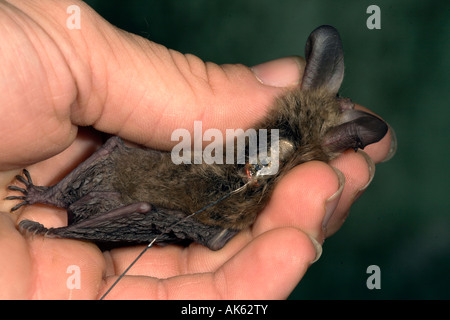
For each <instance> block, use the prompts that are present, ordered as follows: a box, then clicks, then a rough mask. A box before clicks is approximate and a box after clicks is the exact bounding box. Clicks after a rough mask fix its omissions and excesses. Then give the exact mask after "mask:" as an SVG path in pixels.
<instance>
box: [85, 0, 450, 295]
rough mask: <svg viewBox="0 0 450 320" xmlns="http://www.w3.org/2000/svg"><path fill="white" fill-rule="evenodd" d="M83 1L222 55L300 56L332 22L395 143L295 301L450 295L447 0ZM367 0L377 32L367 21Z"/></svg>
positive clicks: (360, 90)
mask: <svg viewBox="0 0 450 320" xmlns="http://www.w3.org/2000/svg"><path fill="white" fill-rule="evenodd" d="M86 2H87V3H88V4H90V5H91V6H92V7H93V8H94V9H96V10H97V11H98V12H99V13H100V14H101V15H102V16H103V17H105V18H106V19H107V20H108V21H110V22H111V23H112V24H114V25H116V26H118V27H120V28H123V29H125V30H127V31H130V32H133V33H136V34H139V35H141V36H144V37H146V38H148V39H150V40H152V41H155V42H158V43H161V44H163V45H165V46H167V47H170V48H172V49H175V50H178V51H181V52H183V53H193V54H195V55H197V56H199V57H200V58H202V59H203V60H208V61H213V62H216V63H219V64H222V63H243V64H246V65H249V66H251V65H256V64H258V63H261V62H264V61H267V60H271V59H275V58H279V57H283V56H287V55H293V54H295V55H303V48H304V43H305V40H306V38H307V36H308V35H309V33H310V32H311V31H312V30H313V29H314V28H316V27H317V26H319V25H322V24H330V25H333V26H335V27H336V28H337V29H338V30H339V32H340V33H341V37H342V39H343V44H344V53H345V63H346V75H345V79H344V83H343V86H342V87H341V95H343V96H350V97H351V98H352V99H353V100H354V101H356V102H358V103H360V104H363V105H365V106H366V107H368V108H370V109H372V110H373V111H375V112H376V113H378V114H380V115H381V116H382V117H383V118H384V119H386V120H387V121H388V122H389V123H390V124H391V125H392V126H393V127H394V128H395V131H396V134H397V138H398V151H397V154H396V156H395V157H394V158H393V159H392V160H391V161H389V162H387V163H383V164H380V165H378V166H377V173H376V177H375V179H374V181H373V182H372V184H371V186H370V187H369V188H368V190H367V191H366V193H365V194H364V196H363V197H361V198H360V199H359V200H358V201H357V203H356V204H355V205H354V206H353V207H352V210H351V214H350V217H349V218H348V219H347V222H346V223H345V224H344V226H343V227H342V229H341V230H340V231H339V232H338V233H337V234H336V235H334V236H332V237H330V238H329V239H327V241H326V243H325V244H324V253H323V255H322V257H321V258H320V260H319V261H318V262H317V263H315V264H314V265H313V266H312V267H311V268H310V269H309V271H308V272H307V274H306V276H305V277H304V278H303V280H302V281H301V282H300V284H299V285H298V286H297V288H296V289H295V291H294V292H293V293H292V294H291V296H290V299H316V298H318V299H421V298H424V299H432V298H434V299H436V298H437V299H449V298H450V280H449V278H450V257H449V254H450V217H449V200H448V199H449V191H450V188H449V177H450V174H449V165H448V162H449V152H448V147H449V145H450V144H449V140H450V139H449V134H448V129H449V118H450V117H449V115H450V113H449V109H450V108H449V107H450V106H449V101H450V99H449V92H450V90H449V83H450V81H449V71H450V68H449V67H450V48H449V47H450V45H449V43H450V42H449V36H450V1H406V0H400V1H376V0H375V1H323V0H322V1H298V0H297V1H295V0H285V1H262V0H227V1H211V0H191V1H168V0H142V1H137V0H135V1H118V0H117V1H111V0H108V1H106V0H103V1H102V0H97V1H95V0H90V1H86ZM371 4H375V5H378V6H379V7H380V9H381V30H369V29H368V28H367V27H366V20H367V18H368V17H369V14H367V13H366V9H367V7H368V6H369V5H371ZM282 245H283V244H282V243H280V246H282ZM369 265H378V266H379V267H380V269H381V289H380V290H369V289H368V288H367V286H366V280H367V277H368V276H369V275H368V274H367V273H366V269H367V267H368V266H369Z"/></svg>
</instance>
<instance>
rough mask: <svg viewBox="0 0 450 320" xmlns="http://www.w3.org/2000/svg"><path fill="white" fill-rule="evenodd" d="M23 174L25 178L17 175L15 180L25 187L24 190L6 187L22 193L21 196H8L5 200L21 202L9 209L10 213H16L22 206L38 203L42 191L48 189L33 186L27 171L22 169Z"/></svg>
mask: <svg viewBox="0 0 450 320" xmlns="http://www.w3.org/2000/svg"><path fill="white" fill-rule="evenodd" d="M23 174H24V176H25V177H23V176H19V175H17V176H16V180H17V181H19V182H20V183H21V184H23V185H24V186H25V187H24V188H21V187H18V186H8V190H11V191H18V192H21V193H22V195H19V196H8V197H6V198H5V200H22V202H20V203H18V204H16V205H15V206H14V207H12V208H11V212H14V211H16V210H17V209H19V208H20V207H22V206H25V205H29V204H33V203H38V202H40V201H39V200H38V199H40V195H41V194H42V192H43V191H45V190H47V189H48V188H47V187H41V186H35V185H34V184H33V180H31V176H30V173H29V172H28V170H27V169H23Z"/></svg>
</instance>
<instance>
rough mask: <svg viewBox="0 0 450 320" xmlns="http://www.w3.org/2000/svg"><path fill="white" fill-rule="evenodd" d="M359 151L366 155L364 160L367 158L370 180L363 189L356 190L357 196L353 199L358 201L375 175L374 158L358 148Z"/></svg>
mask: <svg viewBox="0 0 450 320" xmlns="http://www.w3.org/2000/svg"><path fill="white" fill-rule="evenodd" d="M358 153H359V154H361V155H362V156H363V157H364V160H366V162H367V166H368V167H369V180H368V181H367V183H366V184H365V185H364V186H363V187H362V188H361V189H359V190H358V191H357V192H356V194H355V196H354V197H353V201H356V200H357V199H358V198H359V197H360V196H361V195H362V194H363V193H364V191H365V190H366V189H367V187H368V186H369V185H370V183H371V182H372V180H373V177H374V176H375V163H374V162H373V160H372V158H371V157H370V156H369V155H368V154H367V153H365V152H364V151H362V150H360V149H358Z"/></svg>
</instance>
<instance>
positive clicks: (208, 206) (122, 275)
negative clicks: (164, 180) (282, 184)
mask: <svg viewBox="0 0 450 320" xmlns="http://www.w3.org/2000/svg"><path fill="white" fill-rule="evenodd" d="M249 183H250V181H249V182H247V183H246V184H244V185H243V186H241V187H239V188H237V189H235V190H233V191H231V192H229V193H227V194H226V195H224V196H223V197H221V198H219V199H218V200H216V201H213V202H211V203H210V204H208V205H206V206H205V207H203V208H201V209H200V210H198V211H195V212H194V213H191V214H190V215H188V216H186V217H184V218H183V219H181V220H179V221H177V222H175V223H174V224H173V225H171V226H169V227H167V229H166V230H164V231H163V232H162V233H160V234H159V235H157V236H156V237H155V238H154V239H153V240H152V241H151V242H150V243H149V244H148V245H147V246H146V247H145V248H144V250H142V251H141V253H139V255H138V256H137V257H136V258H135V259H134V260H133V262H131V263H130V265H129V266H128V267H127V268H126V269H125V270H124V271H123V272H122V274H121V275H120V276H119V277H118V278H117V279H116V281H114V283H113V284H112V285H111V286H110V287H109V289H108V290H107V291H106V292H105V294H103V295H102V296H101V298H100V300H103V299H105V297H106V296H107V295H108V294H109V293H110V292H111V290H112V289H113V288H114V287H115V286H116V285H117V283H119V281H120V280H122V278H123V277H124V276H125V274H126V273H127V272H128V271H129V270H130V269H131V268H132V267H133V266H134V264H135V263H136V262H137V261H138V260H139V259H140V258H141V257H142V256H143V255H144V253H145V252H146V251H147V250H148V249H150V248H151V247H152V246H153V244H154V243H155V242H156V241H157V240H158V239H159V238H160V237H161V236H163V235H165V234H166V233H168V232H169V231H170V230H171V229H172V228H173V227H175V226H176V225H177V224H179V223H181V222H183V221H185V220H186V219H189V218H192V217H193V216H195V215H196V214H199V213H200V212H203V211H205V210H206V209H208V208H210V207H212V206H214V205H216V204H218V203H219V202H221V201H223V200H225V199H226V198H228V197H230V196H231V195H233V194H235V193H237V192H239V191H241V190H242V189H244V188H245V187H246V186H247V185H248V184H249Z"/></svg>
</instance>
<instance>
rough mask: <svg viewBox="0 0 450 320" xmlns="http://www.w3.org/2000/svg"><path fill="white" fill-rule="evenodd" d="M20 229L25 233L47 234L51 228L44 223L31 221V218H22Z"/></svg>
mask: <svg viewBox="0 0 450 320" xmlns="http://www.w3.org/2000/svg"><path fill="white" fill-rule="evenodd" d="M19 231H20V232H21V233H23V234H25V233H32V234H46V233H47V232H48V231H49V229H47V228H46V227H44V225H42V224H40V223H39V222H35V221H31V220H22V221H20V223H19Z"/></svg>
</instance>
